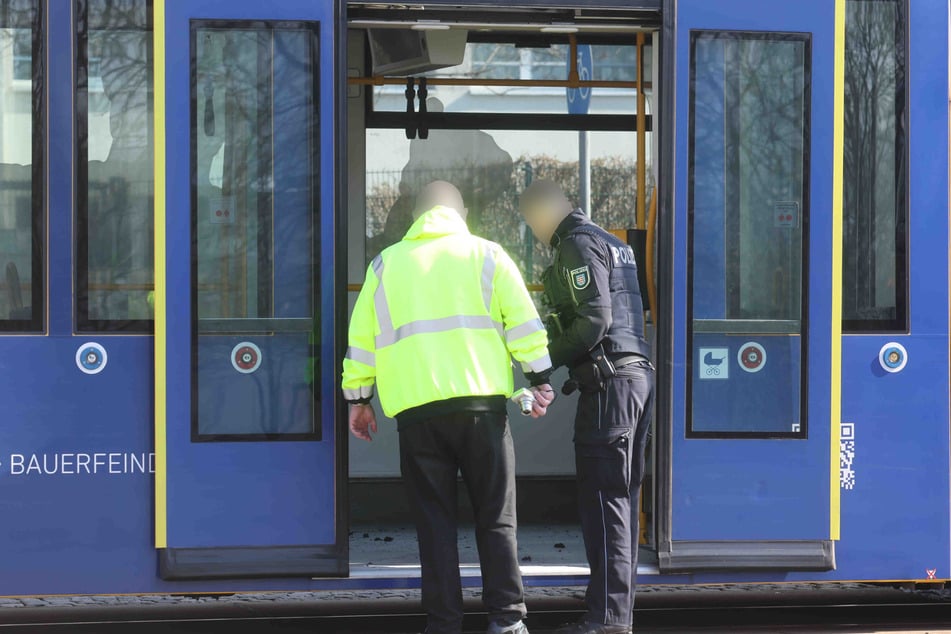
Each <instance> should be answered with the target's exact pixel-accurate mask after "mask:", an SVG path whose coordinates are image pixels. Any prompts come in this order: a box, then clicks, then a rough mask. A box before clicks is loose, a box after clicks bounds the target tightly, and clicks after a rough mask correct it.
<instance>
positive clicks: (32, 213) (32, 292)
mask: <svg viewBox="0 0 951 634" xmlns="http://www.w3.org/2000/svg"><path fill="white" fill-rule="evenodd" d="M39 12H40V9H39V6H38V4H37V3H36V2H30V1H24V0H5V1H3V2H0V104H2V105H0V267H2V268H3V277H2V278H0V286H2V289H0V331H8V332H9V331H41V330H42V329H43V314H44V312H45V310H44V306H43V303H44V299H45V292H44V288H43V261H44V258H45V255H44V244H45V236H44V234H45V231H44V229H43V227H44V222H43V216H44V202H43V194H44V186H43V185H44V184H43V134H42V130H43V129H44V126H45V112H44V108H45V103H44V98H43V94H44V86H43V82H44V77H43V76H42V68H43V65H42V64H34V63H33V60H34V59H40V58H41V57H42V55H43V52H42V41H43V36H42V33H41V32H40V28H39V25H40V23H41V20H40V14H39Z"/></svg>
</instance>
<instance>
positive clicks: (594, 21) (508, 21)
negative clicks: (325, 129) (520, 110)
mask: <svg viewBox="0 0 951 634" xmlns="http://www.w3.org/2000/svg"><path fill="white" fill-rule="evenodd" d="M552 4H553V3H551V2H533V1H531V0H528V1H526V2H521V3H520V5H521V6H504V5H502V6H500V2H499V0H495V2H488V1H487V2H482V1H479V0H477V1H475V2H468V3H466V4H465V5H460V4H459V3H458V2H454V3H453V2H427V3H425V4H412V3H401V4H381V3H351V4H350V5H349V7H348V10H347V17H348V20H349V23H350V26H351V27H352V28H415V29H427V28H463V29H467V30H470V31H474V32H479V31H492V32H495V33H501V32H507V31H522V32H528V33H533V32H534V33H537V32H543V33H551V34H557V33H577V34H578V35H579V37H581V36H584V35H587V34H592V35H593V34H599V35H606V34H612V33H616V34H623V33H630V32H632V31H638V30H644V29H652V28H657V27H658V26H659V25H660V23H661V14H660V4H661V3H660V0H642V1H641V2H637V3H631V2H610V1H608V0H605V1H604V2H601V3H598V5H597V6H598V8H580V7H579V5H584V4H585V3H584V2H574V3H572V7H571V8H553V7H552ZM555 4H556V5H557V4H559V3H555ZM632 5H633V6H632ZM612 6H613V7H616V8H615V9H613V10H612V9H610V8H609V7H612Z"/></svg>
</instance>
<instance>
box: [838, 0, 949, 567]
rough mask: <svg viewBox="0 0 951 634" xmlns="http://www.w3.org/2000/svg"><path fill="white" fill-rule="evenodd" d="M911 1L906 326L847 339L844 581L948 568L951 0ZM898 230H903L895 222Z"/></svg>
mask: <svg viewBox="0 0 951 634" xmlns="http://www.w3.org/2000/svg"><path fill="white" fill-rule="evenodd" d="M906 6H907V7H908V11H909V15H908V17H907V19H908V30H907V33H908V34H909V37H908V43H907V50H908V63H907V65H906V68H907V69H908V81H907V84H906V86H907V90H905V91H901V92H904V95H902V94H901V92H899V99H903V100H904V107H905V108H907V109H908V112H907V119H906V121H908V128H907V130H904V131H902V130H897V131H896V134H897V135H898V137H897V138H898V139H902V138H904V139H905V140H906V141H905V142H906V143H907V148H908V153H907V156H908V162H907V181H906V182H907V187H908V190H907V198H905V200H907V204H908V209H907V219H908V220H907V222H908V225H907V227H908V235H907V242H906V243H907V245H908V253H907V263H908V271H907V283H908V297H909V298H910V300H909V301H910V304H909V306H908V310H907V315H908V321H907V323H908V331H907V332H901V330H903V329H904V328H902V326H903V324H898V328H897V329H898V330H899V332H897V333H892V334H888V333H880V332H871V333H869V334H864V335H862V334H854V335H849V334H846V335H845V336H844V338H843V346H842V354H843V363H842V367H843V377H842V440H841V447H840V487H841V496H842V525H841V530H842V540H841V542H840V543H839V544H838V546H837V552H836V556H837V559H838V563H839V571H840V572H839V576H841V577H844V578H850V579H856V578H861V579H929V578H932V577H936V578H939V579H947V578H951V561H949V550H948V547H949V544H948V535H949V506H948V505H949V490H948V472H949V464H948V448H949V437H948V429H949V427H948V423H949V411H948V384H949V376H948V350H949V339H948V324H949V315H948V246H949V245H948V97H947V95H948V66H947V64H948V27H947V25H948V5H947V3H946V2H941V1H938V0H924V1H923V2H918V1H916V2H914V3H908V5H906ZM898 26H899V28H900V26H901V23H900V22H899V24H898ZM899 151H901V150H899ZM899 160H901V159H900V158H899ZM847 173H848V172H847ZM886 178H887V176H886ZM899 186H900V183H899ZM896 195H897V196H898V197H903V192H901V191H900V190H899V191H898V192H897V194H896ZM899 222H901V216H899ZM896 239H897V240H902V239H905V236H903V235H902V233H901V232H900V231H899V232H898V235H897V238H896ZM876 255H878V254H876V253H874V252H873V253H868V254H863V255H862V257H865V258H869V259H871V258H874V257H875V256H876ZM902 256H903V248H902V247H899V249H898V255H897V257H898V258H901V257H902ZM901 273H902V268H901V266H900V263H899V265H898V266H897V271H896V273H895V274H893V275H892V278H891V279H887V278H886V279H884V280H879V285H880V286H881V285H882V284H884V286H885V287H886V288H885V289H880V290H879V292H880V293H883V294H885V296H886V297H888V298H890V297H891V296H892V294H894V293H896V292H897V293H898V294H899V295H898V297H897V301H898V302H902V301H903V298H902V297H901V295H900V293H901V290H902V286H901V285H902V282H903V281H904V280H903V279H901V277H898V279H895V276H896V275H897V276H900V275H901ZM879 275H882V273H879ZM896 286H897V290H896V288H895V287H896ZM846 290H847V291H848V288H847V289H846ZM846 306H847V307H848V304H846ZM899 312H900V311H899ZM892 343H897V344H900V346H901V348H899V347H898V346H893V345H891V344H892ZM902 348H904V350H905V352H904V353H903V352H902ZM883 350H884V353H883ZM880 354H881V356H882V357H883V359H882V360H883V361H884V362H885V363H884V364H883V363H882V362H881V361H880ZM903 356H907V358H902V357H903ZM887 366H894V367H887Z"/></svg>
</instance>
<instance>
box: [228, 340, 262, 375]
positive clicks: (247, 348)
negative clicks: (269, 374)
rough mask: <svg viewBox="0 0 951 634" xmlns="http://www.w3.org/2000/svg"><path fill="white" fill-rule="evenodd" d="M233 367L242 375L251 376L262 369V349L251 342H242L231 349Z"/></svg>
mask: <svg viewBox="0 0 951 634" xmlns="http://www.w3.org/2000/svg"><path fill="white" fill-rule="evenodd" d="M231 365H232V366H233V367H234V369H235V370H237V371H238V372H240V373H241V374H251V373H252V372H254V371H255V370H257V369H258V368H259V367H261V349H260V348H258V347H257V346H256V345H254V344H253V343H251V342H250V341H242V342H241V343H239V344H238V345H236V346H235V347H234V348H232V349H231Z"/></svg>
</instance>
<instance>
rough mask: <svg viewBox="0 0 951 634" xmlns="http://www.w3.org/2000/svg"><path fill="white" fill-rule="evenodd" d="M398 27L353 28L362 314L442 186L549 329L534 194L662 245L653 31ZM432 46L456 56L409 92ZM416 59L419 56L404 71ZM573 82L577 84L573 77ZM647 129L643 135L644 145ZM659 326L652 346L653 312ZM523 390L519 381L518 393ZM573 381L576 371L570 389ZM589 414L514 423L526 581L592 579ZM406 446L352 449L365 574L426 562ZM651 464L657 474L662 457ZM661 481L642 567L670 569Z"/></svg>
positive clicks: (545, 252) (468, 548) (353, 178)
mask: <svg viewBox="0 0 951 634" xmlns="http://www.w3.org/2000/svg"><path fill="white" fill-rule="evenodd" d="M388 17H389V16H387V15H386V12H381V11H375V12H374V11H370V10H367V11H366V12H360V11H359V9H358V10H356V11H354V10H351V14H350V26H351V31H350V34H349V35H350V37H349V54H348V63H347V66H348V75H349V81H348V118H349V147H348V157H349V158H348V162H349V223H350V228H349V256H348V257H349V282H350V286H349V290H350V293H349V296H350V302H351V305H352V302H353V301H354V300H355V298H356V295H357V292H358V291H359V288H360V284H361V283H362V281H363V278H364V273H365V270H366V266H367V264H368V262H369V261H370V260H371V259H372V258H373V257H374V256H375V255H376V254H377V253H379V252H380V251H381V250H382V249H384V248H386V247H387V246H389V245H390V244H393V243H394V242H396V241H398V240H399V239H400V238H401V237H402V235H403V233H404V232H405V231H406V229H408V227H409V224H410V213H411V211H412V205H413V203H414V199H415V195H416V192H417V191H418V190H419V188H420V187H421V186H422V185H425V184H426V183H428V182H430V181H433V180H437V179H441V180H447V181H450V182H452V183H454V184H455V185H457V186H458V187H459V188H460V190H461V191H462V193H463V196H464V198H465V201H466V204H467V207H468V209H469V225H470V230H471V231H472V232H473V233H475V234H477V235H480V236H483V237H485V238H488V239H490V240H493V241H495V242H498V243H499V244H501V245H502V246H503V247H504V248H505V249H506V250H507V251H508V252H509V254H510V255H511V256H512V257H513V258H514V259H515V261H516V263H517V264H518V265H519V267H520V269H521V271H522V274H523V276H524V278H525V281H526V283H527V284H528V286H529V290H530V291H532V294H533V297H535V298H536V302H537V304H538V307H539V312H540V313H543V311H544V308H543V306H542V303H541V292H540V289H541V276H542V272H543V271H544V270H545V268H546V267H547V266H548V265H549V264H550V262H551V253H550V248H549V247H548V245H543V244H540V243H538V242H537V241H536V240H535V238H534V237H533V236H532V234H531V232H530V231H529V230H528V228H527V227H526V226H525V225H524V223H522V222H521V219H520V217H519V215H518V211H517V209H518V197H519V194H520V192H521V191H523V190H524V188H525V187H526V186H527V185H528V184H530V183H531V181H532V180H533V179H535V178H549V179H553V180H555V181H557V182H559V183H561V184H562V186H563V187H564V188H565V189H566V191H567V192H568V193H569V196H570V197H571V198H573V199H575V200H576V201H578V204H579V205H580V206H582V207H583V208H585V209H586V210H588V212H589V213H590V215H591V217H592V218H593V219H594V220H595V222H598V223H599V224H601V225H602V226H604V227H605V228H607V229H610V230H616V231H619V232H621V233H622V235H624V236H627V235H628V233H627V231H628V230H634V229H640V230H641V234H645V233H646V231H645V230H646V229H647V225H648V221H649V219H650V218H649V217H650V213H649V210H650V206H651V202H652V200H653V198H654V190H655V183H656V177H655V164H654V160H653V157H655V156H656V155H657V152H656V145H655V141H656V136H655V135H654V134H652V132H651V130H652V127H651V121H652V118H651V115H652V113H653V106H654V103H655V99H654V93H653V91H652V86H653V85H654V81H653V80H654V78H656V77H657V64H656V60H655V56H654V55H653V51H654V50H655V46H654V44H655V40H654V32H653V31H652V30H651V28H652V27H650V26H649V25H644V24H643V23H641V22H639V21H637V20H633V19H632V20H631V21H624V20H621V21H619V22H617V23H615V27H614V28H612V29H606V30H604V31H601V32H599V31H596V30H593V29H584V28H581V29H579V28H575V27H563V28H553V27H551V26H550V25H551V22H550V21H549V22H545V21H544V20H542V21H540V22H538V23H534V24H533V23H531V22H529V23H526V22H522V23H518V24H513V23H512V20H513V17H512V16H511V15H507V14H505V13H501V14H499V15H491V14H486V15H485V16H482V18H480V19H485V20H487V21H486V22H485V23H480V24H477V25H476V24H472V23H467V22H466V20H469V19H471V17H470V18H466V19H463V18H459V21H457V22H453V16H452V15H448V16H445V17H446V18H447V19H446V22H445V23H440V24H435V23H428V24H426V25H425V30H419V28H418V25H416V26H415V27H411V26H408V25H407V24H406V23H401V22H400V20H405V19H406V16H405V14H401V13H398V12H394V17H393V18H392V20H393V21H391V22H390V21H387V19H386V18H388ZM536 17H537V16H536ZM492 19H497V20H498V21H497V22H496V23H492V22H491V20H492ZM447 24H451V25H452V27H451V29H449V30H447V29H446V25H447ZM546 24H548V25H549V26H547V27H546V26H545V25H546ZM424 39H426V40H428V41H429V42H430V47H431V48H432V49H433V52H432V53H431V58H436V57H440V56H442V57H441V60H442V62H443V65H442V67H440V68H435V69H430V70H424V71H423V72H418V73H413V74H412V75H410V76H411V77H412V85H411V86H409V88H408V85H407V76H406V75H407V74H408V73H409V72H412V70H409V71H407V70H405V69H412V68H414V67H419V66H416V64H417V63H418V60H417V61H416V62H414V60H412V59H411V58H412V55H413V52H412V49H413V47H412V46H408V45H406V43H407V42H411V43H416V42H419V41H421V40H424ZM394 42H396V43H399V42H402V44H403V45H404V48H403V49H401V48H400V46H399V45H398V44H394ZM433 42H435V44H433ZM437 46H438V47H439V50H438V51H436V50H435V49H436V47H437ZM400 50H406V51H407V52H406V53H405V54H404V57H403V59H400ZM638 62H640V72H638V70H639V69H638ZM401 63H402V65H401ZM384 64H385V65H384ZM572 66H574V67H575V68H576V69H577V77H576V74H575V73H573V72H569V71H570V69H571V67H572ZM381 68H383V70H384V71H385V70H387V69H393V68H397V73H399V74H397V73H394V74H393V76H386V78H385V79H382V78H381V76H380V75H379V74H378V73H379V72H380V69H381ZM400 68H403V69H404V70H403V71H402V72H400V71H399V69H400ZM576 78H577V79H579V80H582V81H583V80H592V81H595V82H599V83H598V85H597V86H594V87H586V88H580V89H569V88H567V87H566V86H565V85H564V83H563V82H566V81H571V80H574V79H576ZM424 82H425V83H424ZM559 82H561V83H559ZM638 86H640V87H641V88H642V92H643V94H642V95H641V96H640V98H639V96H638V90H637V88H638ZM576 101H577V103H575V102H576ZM639 107H640V108H641V113H640V115H641V116H638V115H639V113H638V108H639ZM638 125H641V126H643V129H642V131H641V133H640V134H638V132H637V130H636V128H637V127H638ZM639 149H640V152H639ZM639 185H640V188H639V187H638V186H639ZM639 189H640V191H639ZM634 233H637V232H632V235H633V234H634ZM644 290H645V291H646V289H644ZM645 295H646V293H645ZM646 317H647V320H648V330H649V331H652V328H651V323H650V321H651V316H650V311H648V312H647V315H646ZM520 378H521V377H520V376H519V373H518V372H516V381H518V380H519V379H520ZM565 378H566V373H565V371H564V369H562V370H560V371H559V373H558V374H557V375H556V385H557V386H560V385H561V384H562V382H563V381H564V379H565ZM378 411H379V410H378ZM573 411H574V398H573V397H570V396H569V397H565V396H561V397H560V402H558V403H557V406H556V407H555V408H553V412H552V413H550V414H549V415H548V416H547V417H545V418H544V419H540V420H532V419H528V418H522V417H521V416H519V415H518V414H517V413H516V412H515V410H514V409H512V411H510V423H511V428H512V434H513V437H514V439H515V450H516V460H517V483H518V511H519V543H520V551H521V552H520V557H521V560H522V565H523V567H525V568H526V569H528V570H531V569H532V568H534V567H538V572H539V574H545V573H547V572H552V571H562V572H564V571H566V570H570V569H572V568H574V567H577V568H578V569H579V570H583V567H584V566H585V555H584V547H583V544H582V540H581V531H580V525H579V520H578V514H577V510H576V502H575V485H574V454H573V445H572V417H573ZM397 445H398V438H397V432H396V425H395V423H392V424H391V423H390V422H384V423H382V424H381V425H380V433H379V434H378V435H377V437H376V438H375V440H374V441H373V442H372V443H366V442H363V441H357V440H354V439H352V438H351V439H350V500H351V544H350V546H351V562H352V565H351V569H352V570H354V571H355V574H357V571H359V569H360V567H361V566H362V565H367V566H387V565H406V564H411V563H414V562H415V560H416V543H415V533H414V530H413V528H412V523H411V519H410V517H409V514H408V511H407V509H406V502H405V496H404V493H403V490H402V483H401V482H400V480H399V461H398V451H397ZM648 463H649V464H653V460H652V459H651V457H650V456H649V457H648ZM651 469H652V468H651V467H649V469H648V472H649V474H648V477H647V479H646V481H645V484H644V489H643V496H642V498H643V501H642V508H641V511H640V512H641V514H642V516H641V540H640V541H641V545H642V551H643V552H642V553H641V565H642V566H644V565H647V566H650V565H651V564H652V563H653V562H655V561H656V557H655V556H654V554H653V552H652V551H651V542H652V533H653V531H652V516H653V498H654V496H653V494H652V483H653V479H652V478H651V476H650V471H651ZM459 490H460V499H459V512H460V518H461V526H460V533H459V535H460V537H459V542H460V561H461V562H462V565H463V568H464V569H465V568H466V567H469V568H473V569H474V567H475V564H477V563H478V558H477V552H476V548H475V539H474V535H473V532H472V526H471V512H470V511H469V508H468V501H467V500H466V498H465V492H464V487H462V486H460V489H459Z"/></svg>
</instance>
